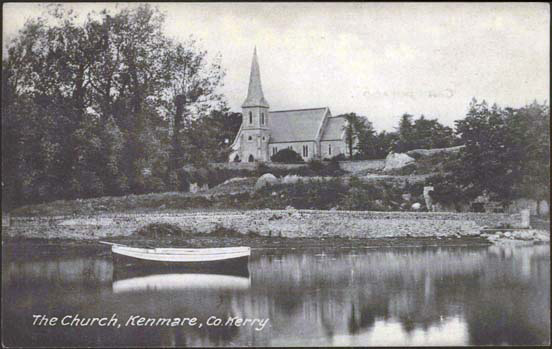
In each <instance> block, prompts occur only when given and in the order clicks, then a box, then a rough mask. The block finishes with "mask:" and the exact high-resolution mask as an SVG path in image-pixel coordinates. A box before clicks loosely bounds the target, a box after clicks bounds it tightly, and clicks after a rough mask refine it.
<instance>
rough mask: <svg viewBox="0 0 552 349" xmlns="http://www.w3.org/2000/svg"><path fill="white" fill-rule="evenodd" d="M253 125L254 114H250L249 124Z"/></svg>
mask: <svg viewBox="0 0 552 349" xmlns="http://www.w3.org/2000/svg"><path fill="white" fill-rule="evenodd" d="M252 123H253V113H252V112H249V124H250V125H251V124H252Z"/></svg>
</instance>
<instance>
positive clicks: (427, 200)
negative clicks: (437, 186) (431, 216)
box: [424, 187, 433, 212]
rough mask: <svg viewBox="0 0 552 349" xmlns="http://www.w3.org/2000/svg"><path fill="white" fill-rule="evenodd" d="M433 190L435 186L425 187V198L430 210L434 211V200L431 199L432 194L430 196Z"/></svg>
mask: <svg viewBox="0 0 552 349" xmlns="http://www.w3.org/2000/svg"><path fill="white" fill-rule="evenodd" d="M431 191H433V187H424V199H425V203H426V207H427V211H428V212H431V211H433V200H431V196H429V192H431Z"/></svg>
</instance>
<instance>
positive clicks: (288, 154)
mask: <svg viewBox="0 0 552 349" xmlns="http://www.w3.org/2000/svg"><path fill="white" fill-rule="evenodd" d="M270 160H272V161H273V162H280V163H284V164H300V163H304V161H303V158H302V157H301V155H299V154H297V153H296V152H295V151H293V150H291V149H282V150H280V151H279V152H277V153H276V154H274V155H272V156H271V157H270Z"/></svg>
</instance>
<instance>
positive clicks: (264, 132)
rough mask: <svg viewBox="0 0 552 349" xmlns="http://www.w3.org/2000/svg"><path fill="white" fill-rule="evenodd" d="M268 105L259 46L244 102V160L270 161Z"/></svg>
mask: <svg viewBox="0 0 552 349" xmlns="http://www.w3.org/2000/svg"><path fill="white" fill-rule="evenodd" d="M269 108H270V106H269V105H268V103H267V101H266V99H265V98H264V94H263V88H262V86H261V72H260V70H259V62H258V61H257V48H255V49H254V50H253V61H252V63H251V73H250V75H249V88H248V90H247V98H246V99H245V101H244V102H243V104H242V113H243V119H242V133H241V139H240V149H241V151H240V152H241V159H242V161H243V162H253V161H270V156H269V154H268V142H269V139H270V128H269V126H270V119H269V116H268V110H269Z"/></svg>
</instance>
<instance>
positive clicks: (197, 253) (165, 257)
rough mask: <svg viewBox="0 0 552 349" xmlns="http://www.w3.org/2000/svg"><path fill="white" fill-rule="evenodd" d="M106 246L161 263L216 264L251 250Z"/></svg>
mask: <svg viewBox="0 0 552 349" xmlns="http://www.w3.org/2000/svg"><path fill="white" fill-rule="evenodd" d="M102 243H106V242H102ZM106 244H109V245H112V246H111V251H112V252H113V253H114V254H117V255H120V256H124V257H129V258H134V259H139V260H143V261H152V262H163V263H195V262H218V261H226V260H236V259H243V258H248V257H249V256H250V255H251V248H250V247H245V246H240V247H223V248H137V247H129V246H125V245H119V244H114V243H106Z"/></svg>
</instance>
